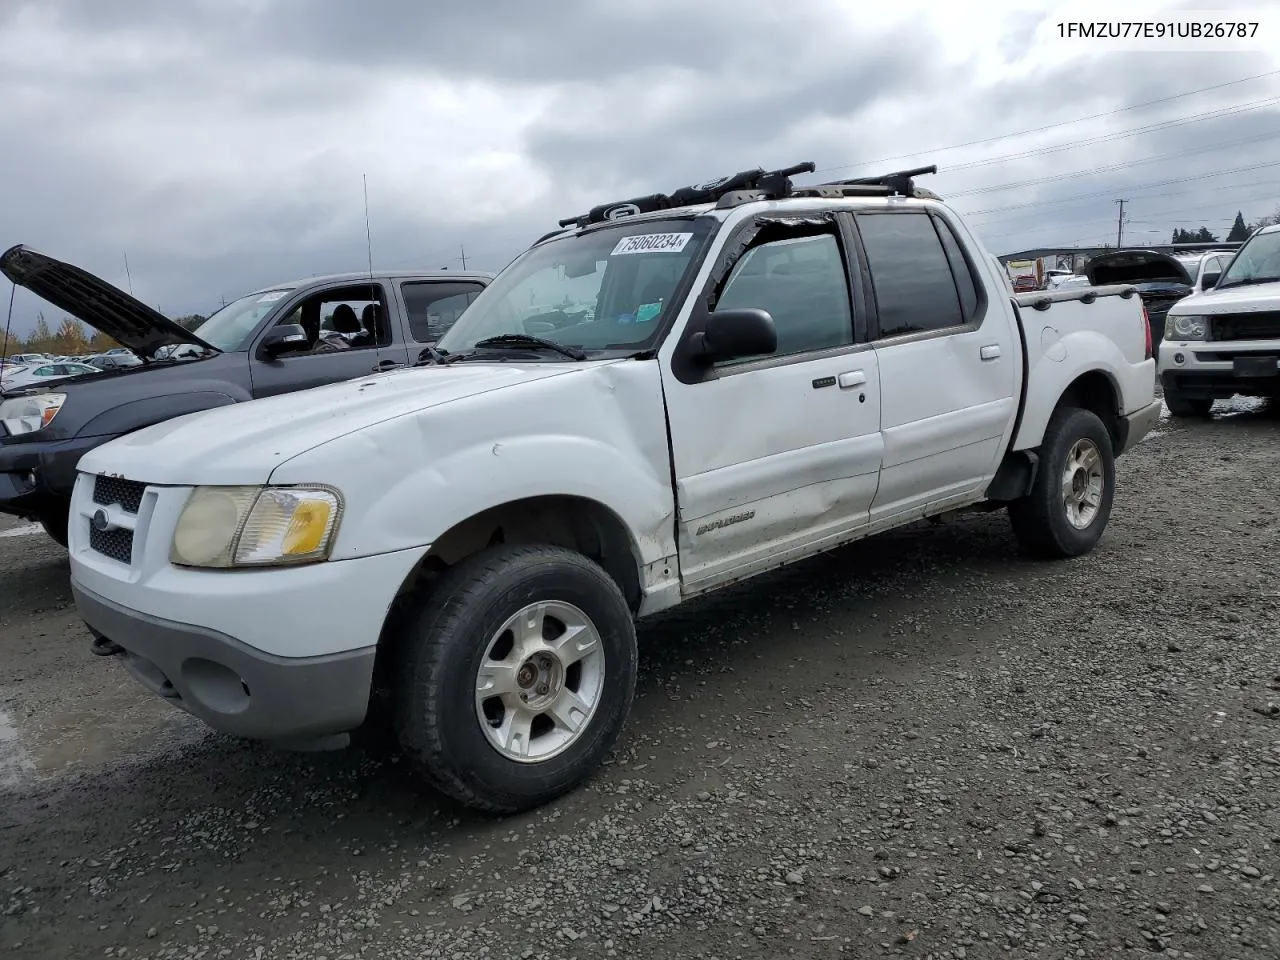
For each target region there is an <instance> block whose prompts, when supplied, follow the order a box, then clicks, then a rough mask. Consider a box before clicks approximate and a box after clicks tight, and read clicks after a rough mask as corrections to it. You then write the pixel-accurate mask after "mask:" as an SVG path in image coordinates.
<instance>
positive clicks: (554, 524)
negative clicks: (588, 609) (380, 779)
mask: <svg viewBox="0 0 1280 960" xmlns="http://www.w3.org/2000/svg"><path fill="white" fill-rule="evenodd" d="M499 544H504V545H512V546H514V545H534V544H546V545H548V546H558V547H564V548H566V549H569V550H573V551H575V552H577V553H580V554H582V555H583V556H585V557H587V558H588V559H590V560H592V561H593V562H595V563H597V564H599V566H600V567H601V569H603V570H604V571H605V573H607V574H608V575H609V578H610V579H611V580H613V581H614V583H616V584H617V585H618V589H619V590H621V591H622V595H623V597H624V598H625V599H626V601H627V606H628V608H629V609H630V610H631V612H632V614H633V615H635V614H636V613H637V612H638V611H639V609H640V604H641V601H642V600H643V599H644V577H643V571H644V560H643V556H642V553H641V550H640V546H639V544H638V543H637V541H636V539H635V537H634V536H633V535H632V532H631V530H630V528H629V527H628V526H627V524H626V522H625V521H623V519H622V518H621V517H620V516H619V515H618V514H617V513H616V512H615V511H614V510H613V509H612V508H610V507H609V506H607V505H605V504H603V503H601V502H599V501H598V500H593V499H591V498H589V497H583V496H575V495H564V494H555V495H544V496H531V497H524V498H521V499H517V500H509V501H506V502H504V503H500V504H495V505H494V506H491V507H487V508H486V509H483V510H480V511H478V512H476V513H474V514H472V515H471V516H469V517H467V518H466V519H465V520H461V521H459V522H457V523H455V524H454V525H453V526H452V527H450V528H449V529H447V530H446V531H445V532H444V533H443V534H441V535H440V536H439V537H437V538H436V540H435V542H434V543H432V545H431V548H430V549H429V550H428V551H427V552H426V553H425V554H424V555H423V556H422V558H421V559H420V560H419V561H418V563H417V564H415V565H414V567H413V569H412V570H410V571H409V573H408V575H407V576H406V577H405V578H404V580H403V581H402V582H401V584H400V586H399V589H398V590H397V591H396V596H395V599H394V600H393V601H392V603H391V606H390V609H389V610H388V613H387V617H386V618H385V620H384V623H383V630H382V635H381V636H380V637H379V641H378V654H377V659H378V664H377V667H376V669H375V675H376V676H377V677H379V678H385V677H386V672H385V671H386V670H387V668H388V667H389V665H390V664H392V663H394V662H395V653H396V645H397V640H398V637H397V629H396V626H395V624H396V622H397V619H398V613H399V610H400V607H401V605H402V602H403V601H404V599H405V598H406V597H409V596H411V595H413V594H415V593H417V592H419V591H421V590H425V589H429V588H430V585H431V582H432V581H433V580H436V579H437V578H439V577H440V575H441V574H443V573H444V572H445V571H446V570H448V569H449V568H451V567H453V566H454V565H456V564H457V563H459V562H460V561H462V560H465V559H466V558H468V557H471V556H474V555H476V554H477V553H479V552H481V551H482V550H485V549H487V548H489V547H492V546H497V545H499Z"/></svg>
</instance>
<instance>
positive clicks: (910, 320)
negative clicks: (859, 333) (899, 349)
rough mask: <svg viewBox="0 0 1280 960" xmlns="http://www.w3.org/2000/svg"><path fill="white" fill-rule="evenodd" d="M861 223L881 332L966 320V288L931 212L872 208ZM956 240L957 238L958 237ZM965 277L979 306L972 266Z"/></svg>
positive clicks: (888, 333) (939, 326) (920, 330)
mask: <svg viewBox="0 0 1280 960" xmlns="http://www.w3.org/2000/svg"><path fill="white" fill-rule="evenodd" d="M857 224H858V232H859V233H860V234H861V237H862V244H863V247H864V249H865V250H866V257H867V265H868V267H869V268H870V270H871V284H872V288H873V290H874V293H875V302H876V313H877V316H878V320H879V329H880V336H881V337H897V336H903V335H906V334H911V333H923V332H927V331H932V330H944V329H946V328H948V327H956V326H961V325H963V324H964V323H965V322H966V320H965V311H964V309H963V307H962V304H961V291H960V290H959V289H958V287H957V281H956V277H955V276H954V275H953V274H952V271H951V263H950V261H949V259H948V256H947V251H946V248H945V247H944V246H943V241H942V239H941V238H940V237H939V236H938V232H937V230H936V229H935V228H934V224H933V218H932V217H930V216H929V215H928V214H927V213H925V212H923V211H922V212H920V213H867V214H859V215H858V217H857ZM951 240H952V242H953V243H954V242H955V238H954V237H952V238H951ZM958 252H959V251H958V249H957V253H958ZM961 261H962V262H963V258H961ZM966 276H967V279H968V282H969V286H970V290H969V296H970V298H971V302H972V304H973V306H974V308H976V304H977V293H976V290H973V289H972V283H973V279H972V276H969V275H968V274H967V271H966Z"/></svg>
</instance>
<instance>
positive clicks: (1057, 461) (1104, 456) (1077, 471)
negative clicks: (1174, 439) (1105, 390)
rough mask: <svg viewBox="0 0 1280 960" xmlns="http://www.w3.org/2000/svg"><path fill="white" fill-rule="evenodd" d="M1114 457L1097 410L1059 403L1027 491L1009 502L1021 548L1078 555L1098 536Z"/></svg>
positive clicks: (1042, 553) (1102, 526) (1108, 499)
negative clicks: (1033, 478) (1063, 405)
mask: <svg viewBox="0 0 1280 960" xmlns="http://www.w3.org/2000/svg"><path fill="white" fill-rule="evenodd" d="M1115 477H1116V461H1115V451H1114V448H1113V447H1112V442H1111V435H1110V434H1109V433H1108V432H1107V428H1106V426H1105V425H1104V424H1103V422H1102V420H1101V419H1099V417H1098V415H1097V414H1096V413H1093V412H1092V411H1090V410H1081V409H1079V408H1077V407H1063V408H1061V409H1059V410H1057V411H1056V412H1055V413H1054V414H1053V416H1052V417H1051V418H1050V419H1049V425H1048V426H1047V427H1046V428H1045V436H1044V443H1043V444H1041V447H1040V468H1039V470H1038V471H1037V472H1036V478H1035V482H1034V483H1033V484H1032V488H1031V492H1030V493H1028V494H1027V495H1026V496H1024V497H1022V498H1021V499H1018V500H1015V501H1014V502H1013V503H1011V504H1009V520H1010V521H1011V523H1012V524H1013V532H1014V535H1015V536H1016V537H1017V538H1018V542H1019V543H1020V544H1021V545H1022V548H1023V549H1024V550H1026V551H1027V552H1028V553H1030V554H1032V555H1034V556H1040V557H1054V558H1062V557H1078V556H1080V555H1081V554H1085V553H1088V552H1089V551H1090V550H1092V549H1093V547H1094V545H1095V544H1096V543H1097V542H1098V540H1099V538H1101V536H1102V531H1103V530H1104V529H1105V528H1106V526H1107V520H1108V519H1109V518H1110V516H1111V502H1112V497H1113V495H1114V492H1115Z"/></svg>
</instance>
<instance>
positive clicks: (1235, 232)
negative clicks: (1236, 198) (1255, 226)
mask: <svg viewBox="0 0 1280 960" xmlns="http://www.w3.org/2000/svg"><path fill="white" fill-rule="evenodd" d="M1248 239H1249V225H1248V224H1247V223H1245V222H1244V214H1243V213H1241V212H1240V211H1239V210H1237V211H1236V219H1235V223H1233V224H1231V230H1230V231H1229V232H1228V233H1227V242H1228V243H1237V242H1239V241H1241V240H1248Z"/></svg>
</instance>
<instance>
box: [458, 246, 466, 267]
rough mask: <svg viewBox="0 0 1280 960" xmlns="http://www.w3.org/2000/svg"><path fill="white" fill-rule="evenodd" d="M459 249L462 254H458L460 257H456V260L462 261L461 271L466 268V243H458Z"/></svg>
mask: <svg viewBox="0 0 1280 960" xmlns="http://www.w3.org/2000/svg"><path fill="white" fill-rule="evenodd" d="M459 249H460V250H461V251H462V256H460V257H459V258H458V260H459V261H460V262H461V263H462V269H463V272H466V269H467V245H466V244H465V243H464V244H460V245H459Z"/></svg>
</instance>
